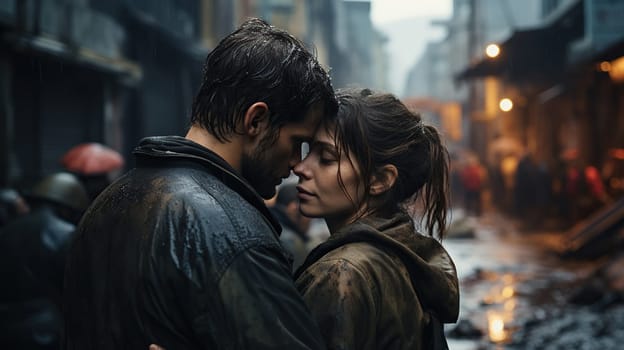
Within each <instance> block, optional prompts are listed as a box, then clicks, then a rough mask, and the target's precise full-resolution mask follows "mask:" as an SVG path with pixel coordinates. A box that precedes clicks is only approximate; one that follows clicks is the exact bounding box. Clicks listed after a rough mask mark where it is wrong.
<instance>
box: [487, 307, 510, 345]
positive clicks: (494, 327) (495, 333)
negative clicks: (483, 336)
mask: <svg viewBox="0 0 624 350" xmlns="http://www.w3.org/2000/svg"><path fill="white" fill-rule="evenodd" d="M488 316H489V317H488V336H489V337H490V340H491V341H493V342H502V341H503V340H505V338H506V334H505V321H503V317H502V316H501V315H498V314H490V315H488Z"/></svg>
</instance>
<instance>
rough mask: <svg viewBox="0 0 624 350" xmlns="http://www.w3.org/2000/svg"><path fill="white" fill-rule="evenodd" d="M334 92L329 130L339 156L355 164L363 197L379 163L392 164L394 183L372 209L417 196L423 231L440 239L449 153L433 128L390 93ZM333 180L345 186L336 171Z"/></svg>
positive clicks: (391, 207)
mask: <svg viewBox="0 0 624 350" xmlns="http://www.w3.org/2000/svg"><path fill="white" fill-rule="evenodd" d="M337 97H338V102H339V109H338V116H337V119H336V121H335V123H334V124H332V125H333V126H334V130H330V131H333V132H332V134H333V135H334V137H335V138H336V144H337V146H338V151H339V154H340V156H342V155H345V156H346V157H347V158H348V159H349V160H350V161H351V162H354V161H355V162H356V163H357V165H358V168H359V173H360V174H359V175H360V176H361V178H362V179H364V181H363V182H364V186H365V191H364V192H365V193H366V194H365V196H366V197H365V198H364V201H365V202H366V203H370V198H371V197H370V196H369V195H368V193H369V189H370V181H369V180H370V179H371V178H372V177H373V176H375V175H376V174H377V172H378V171H379V170H380V169H381V168H382V167H383V166H385V165H388V164H391V165H394V166H395V167H396V168H397V170H398V176H397V179H396V182H395V184H394V186H392V188H391V189H390V190H389V191H388V192H387V193H386V194H385V195H384V196H383V198H382V199H381V202H380V203H379V202H376V205H375V207H374V208H372V209H373V210H374V211H375V212H376V213H378V214H381V215H391V214H392V213H394V212H396V211H398V210H407V208H408V207H410V205H411V204H414V202H415V201H416V200H417V199H418V198H421V199H422V203H423V209H424V213H423V216H422V219H424V220H425V229H426V230H427V233H428V234H429V235H432V236H437V237H438V238H439V239H442V238H443V237H444V233H445V231H446V215H447V209H448V203H449V201H448V177H449V175H448V172H449V155H448V151H447V149H446V147H445V146H444V144H443V143H442V139H441V137H440V134H439V133H438V131H437V130H436V128H435V127H433V126H430V125H426V124H424V123H423V121H422V119H421V117H420V115H419V114H416V113H413V112H411V111H410V110H409V109H408V108H407V107H406V106H405V105H404V104H403V103H402V102H401V101H400V100H399V99H397V98H396V97H395V96H394V95H392V94H388V93H374V92H372V91H371V90H369V89H342V90H339V91H338V92H337ZM349 154H351V155H353V157H354V158H355V159H351V157H350V156H349ZM338 180H339V182H340V184H341V187H342V188H343V190H344V189H345V188H344V185H343V183H342V180H341V177H340V173H338ZM345 193H346V191H345ZM435 233H437V235H435Z"/></svg>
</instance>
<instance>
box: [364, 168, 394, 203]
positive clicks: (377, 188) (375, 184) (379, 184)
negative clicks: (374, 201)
mask: <svg viewBox="0 0 624 350" xmlns="http://www.w3.org/2000/svg"><path fill="white" fill-rule="evenodd" d="M398 176H399V170H398V169H397V168H396V167H395V166H394V165H392V164H386V165H384V166H383V167H381V169H379V170H378V171H377V172H376V173H375V175H373V178H372V180H371V186H370V191H369V194H370V195H372V196H378V195H380V194H383V193H385V192H386V191H388V190H389V189H391V188H392V186H394V183H395V182H396V179H397V177H398Z"/></svg>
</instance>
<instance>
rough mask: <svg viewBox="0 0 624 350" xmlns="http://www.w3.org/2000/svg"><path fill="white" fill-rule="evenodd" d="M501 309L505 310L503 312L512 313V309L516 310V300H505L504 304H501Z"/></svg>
mask: <svg viewBox="0 0 624 350" xmlns="http://www.w3.org/2000/svg"><path fill="white" fill-rule="evenodd" d="M503 308H504V309H505V311H513V309H515V308H516V300H515V299H509V300H507V301H506V302H505V304H503Z"/></svg>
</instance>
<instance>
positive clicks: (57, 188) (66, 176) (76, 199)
mask: <svg viewBox="0 0 624 350" xmlns="http://www.w3.org/2000/svg"><path fill="white" fill-rule="evenodd" d="M29 197H32V198H37V199H43V200H47V201H50V202H53V203H56V204H61V205H64V206H66V207H69V208H72V209H74V210H77V211H84V210H85V209H87V207H88V206H89V197H88V195H87V191H86V190H85V188H84V186H83V185H82V183H81V182H80V180H78V178H77V177H76V176H74V175H73V174H70V173H66V172H60V173H55V174H52V175H48V176H46V177H45V178H44V179H43V180H41V181H40V182H39V183H37V184H36V185H35V187H33V189H32V191H31V192H30V193H29Z"/></svg>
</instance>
